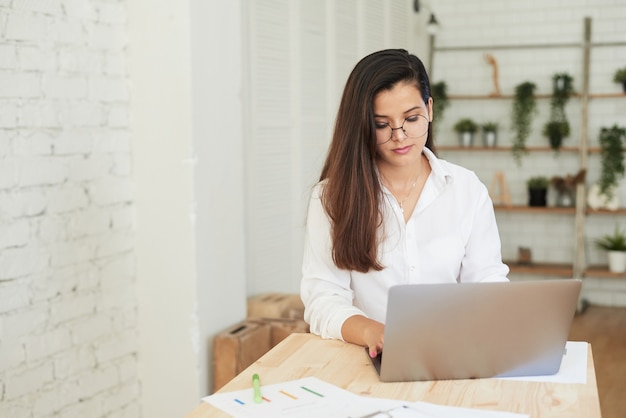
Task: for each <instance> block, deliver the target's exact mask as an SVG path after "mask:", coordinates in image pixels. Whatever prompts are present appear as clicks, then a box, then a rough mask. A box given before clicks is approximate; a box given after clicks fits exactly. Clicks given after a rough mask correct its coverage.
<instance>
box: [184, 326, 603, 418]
mask: <svg viewBox="0 0 626 418" xmlns="http://www.w3.org/2000/svg"><path fill="white" fill-rule="evenodd" d="M253 373H259V375H260V376H261V379H262V383H263V384H264V385H270V384H273V383H279V382H283V381H286V380H293V379H299V378H302V377H307V376H315V377H318V378H320V379H322V380H325V381H327V382H329V383H332V384H334V385H337V386H340V387H342V388H344V389H347V390H349V391H351V392H353V393H356V394H358V395H365V396H367V395H371V396H373V397H378V398H393V399H402V400H407V401H424V402H431V403H435V404H440V405H450V406H462V407H468V408H484V409H491V410H502V411H509V412H518V413H524V414H528V415H529V416H530V417H532V418H544V417H559V418H567V417H572V418H579V417H586V418H596V417H597V418H599V417H600V403H599V399H598V390H597V386H596V375H595V371H594V366H593V357H592V355H591V346H589V351H588V355H587V384H585V385H582V384H563V383H547V382H523V381H513V380H499V379H477V380H440V381H429V382H399V383H383V382H381V381H380V380H379V379H378V374H377V373H376V371H375V370H374V367H373V366H372V364H371V362H370V360H369V359H368V358H367V354H366V353H365V350H364V349H363V348H361V347H358V346H356V345H353V344H347V343H344V342H341V341H336V340H323V339H321V338H320V337H318V336H315V335H312V334H291V335H290V336H289V337H287V339H285V340H283V341H282V342H281V343H280V344H279V345H277V346H276V347H274V348H273V349H272V350H271V351H269V352H268V353H267V354H265V355H264V356H263V357H261V358H260V359H259V360H257V361H256V362H255V363H253V364H252V365H251V366H250V367H248V368H247V369H246V370H244V371H243V372H241V373H240V374H239V375H238V376H237V377H235V378H234V379H233V380H231V381H230V382H229V383H227V384H226V385H225V386H224V387H222V388H221V389H220V390H219V392H228V391H233V390H241V389H246V388H250V387H251V379H252V374H253ZM251 390H252V389H251ZM228 416H229V415H227V414H226V413H224V412H222V411H221V410H219V409H217V408H214V407H213V406H211V405H209V404H207V403H204V402H203V403H201V404H200V405H199V406H198V407H197V408H196V409H194V410H193V411H192V412H191V413H190V414H189V415H187V418H208V417H228Z"/></svg>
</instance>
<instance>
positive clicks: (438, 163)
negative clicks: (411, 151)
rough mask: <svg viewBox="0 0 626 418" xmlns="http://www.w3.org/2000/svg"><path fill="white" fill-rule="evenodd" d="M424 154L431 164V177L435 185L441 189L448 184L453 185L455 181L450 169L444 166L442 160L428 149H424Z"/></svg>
mask: <svg viewBox="0 0 626 418" xmlns="http://www.w3.org/2000/svg"><path fill="white" fill-rule="evenodd" d="M423 153H424V155H425V156H426V158H428V162H429V163H430V169H431V176H432V180H433V181H434V182H435V184H436V185H437V186H439V187H443V186H445V185H446V184H450V183H452V181H453V179H454V177H453V175H452V172H451V171H450V169H449V168H448V167H446V166H445V165H444V164H442V160H440V159H439V158H437V157H436V156H435V154H433V152H432V151H431V150H430V149H428V148H426V147H424V151H423Z"/></svg>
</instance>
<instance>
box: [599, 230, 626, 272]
mask: <svg viewBox="0 0 626 418" xmlns="http://www.w3.org/2000/svg"><path fill="white" fill-rule="evenodd" d="M595 243H596V245H597V246H598V247H599V248H601V249H603V250H606V251H607V254H608V258H609V271H611V272H613V273H623V272H624V271H626V233H625V232H624V231H622V230H621V229H620V228H619V227H618V226H617V225H616V226H615V231H613V233H612V234H607V235H604V236H602V237H600V238H598V239H597V240H596V241H595Z"/></svg>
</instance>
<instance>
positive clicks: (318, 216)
mask: <svg viewBox="0 0 626 418" xmlns="http://www.w3.org/2000/svg"><path fill="white" fill-rule="evenodd" d="M321 187H323V186H320V185H318V186H316V187H315V189H314V190H313V193H312V196H311V200H310V202H309V210H308V215H307V223H306V232H305V241H304V254H303V260H302V280H301V282H300V296H301V298H302V302H304V319H305V321H306V322H308V323H309V325H310V327H311V332H312V333H314V334H318V335H321V336H322V337H324V338H335V339H343V331H342V328H343V324H344V322H345V321H346V320H347V319H348V318H350V317H353V316H355V315H360V316H362V317H366V315H365V314H364V313H363V312H362V311H361V310H360V309H358V308H356V307H355V306H354V305H353V297H354V296H353V291H352V288H351V286H350V284H351V276H350V272H349V271H346V270H340V269H338V268H337V267H336V266H335V264H334V262H333V260H332V242H331V238H330V221H329V219H328V216H327V215H326V212H325V211H324V208H323V207H322V202H321V199H320V188H321Z"/></svg>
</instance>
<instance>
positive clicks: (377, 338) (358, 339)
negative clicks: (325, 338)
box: [341, 315, 385, 358]
mask: <svg viewBox="0 0 626 418" xmlns="http://www.w3.org/2000/svg"><path fill="white" fill-rule="evenodd" d="M384 334H385V326H384V325H383V324H381V323H380V322H378V321H374V320H373V319H369V318H366V317H364V316H361V315H355V316H351V317H350V318H348V319H346V321H345V322H344V323H343V325H342V327H341V335H342V337H343V339H344V341H346V342H349V343H352V344H358V345H361V346H364V347H367V350H368V352H369V354H370V357H372V358H373V357H376V356H377V355H378V353H380V352H382V351H383V343H384Z"/></svg>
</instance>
